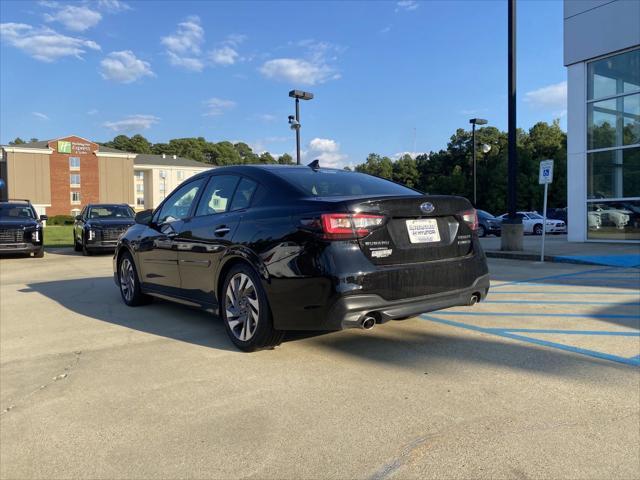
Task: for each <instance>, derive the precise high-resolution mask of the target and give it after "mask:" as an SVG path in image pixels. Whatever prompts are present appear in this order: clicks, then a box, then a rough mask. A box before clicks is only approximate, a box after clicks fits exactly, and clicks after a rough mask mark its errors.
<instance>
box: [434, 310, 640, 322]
mask: <svg viewBox="0 0 640 480" xmlns="http://www.w3.org/2000/svg"><path fill="white" fill-rule="evenodd" d="M438 315H463V316H474V317H475V316H482V317H488V316H493V317H554V318H557V317H571V318H595V319H613V318H633V319H638V320H640V316H638V315H622V314H613V313H612V314H607V313H596V314H593V313H522V312H516V313H509V312H457V311H456V312H452V311H444V310H443V311H438Z"/></svg>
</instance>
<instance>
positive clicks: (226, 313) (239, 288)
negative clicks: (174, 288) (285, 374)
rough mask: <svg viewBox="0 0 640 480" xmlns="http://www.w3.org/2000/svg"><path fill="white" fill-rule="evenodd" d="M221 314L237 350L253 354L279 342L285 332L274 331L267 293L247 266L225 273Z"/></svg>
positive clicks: (254, 273) (253, 271) (243, 265)
mask: <svg viewBox="0 0 640 480" xmlns="http://www.w3.org/2000/svg"><path fill="white" fill-rule="evenodd" d="M220 311H221V316H222V320H223V322H224V326H225V329H226V330H227V334H228V335H229V338H230V339H231V341H232V342H233V343H234V345H235V346H236V347H238V348H239V349H240V350H243V351H245V352H253V351H255V350H261V349H265V348H273V347H275V346H277V345H280V343H282V339H283V338H284V333H285V332H284V331H282V330H276V329H275V328H273V317H272V314H271V308H270V307H269V300H268V298H267V294H266V292H265V290H264V288H263V287H262V282H261V281H260V277H259V276H258V274H257V273H256V272H255V270H253V269H252V268H251V267H249V266H248V265H245V264H238V265H235V266H234V267H232V268H231V270H229V272H228V273H227V275H226V277H225V280H224V284H223V286H222V295H221V298H220Z"/></svg>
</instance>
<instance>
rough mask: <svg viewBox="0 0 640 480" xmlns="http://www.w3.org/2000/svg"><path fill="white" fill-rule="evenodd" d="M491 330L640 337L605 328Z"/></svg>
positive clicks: (639, 335) (493, 330)
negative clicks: (605, 329)
mask: <svg viewBox="0 0 640 480" xmlns="http://www.w3.org/2000/svg"><path fill="white" fill-rule="evenodd" d="M487 330H488V331H491V332H521V333H525V332H526V333H553V334H558V335H610V336H613V337H640V332H609V331H603V330H545V329H543V328H487Z"/></svg>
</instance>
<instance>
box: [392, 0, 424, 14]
mask: <svg viewBox="0 0 640 480" xmlns="http://www.w3.org/2000/svg"><path fill="white" fill-rule="evenodd" d="M396 5H397V6H398V8H396V12H397V11H399V10H405V11H408V12H410V11H412V10H416V9H417V8H418V7H419V6H420V4H419V3H418V2H417V1H416V0H400V1H399V2H398V3H397V4H396Z"/></svg>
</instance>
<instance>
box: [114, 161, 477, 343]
mask: <svg viewBox="0 0 640 480" xmlns="http://www.w3.org/2000/svg"><path fill="white" fill-rule="evenodd" d="M311 165H312V166H311V167H304V166H285V165H269V166H267V165H260V166H233V167H219V168H216V169H214V170H210V171H208V172H203V173H201V174H199V175H196V176H194V177H191V178H190V179H189V180H187V181H185V182H184V183H183V184H182V185H180V186H179V187H178V188H177V189H176V190H174V191H173V192H172V193H171V194H170V195H169V196H168V197H167V198H166V199H165V200H164V202H163V203H162V204H161V205H160V206H159V207H158V208H157V209H156V210H155V211H153V212H152V211H145V212H140V213H138V214H137V215H136V222H137V223H136V225H135V226H133V227H131V228H130V229H129V230H127V232H126V233H125V234H124V235H123V236H122V237H121V238H120V241H119V242H118V247H117V250H116V253H115V255H114V261H113V267H114V279H115V282H116V284H117V285H118V287H119V288H120V293H121V294H122V299H123V300H124V302H125V303H126V304H127V305H130V306H136V305H141V304H143V303H146V302H148V301H149V300H150V299H151V298H152V296H155V297H160V298H165V299H171V300H175V301H176V302H180V303H183V304H186V305H192V306H199V307H202V308H204V309H207V310H211V311H214V312H219V313H220V316H221V317H222V320H223V322H224V324H225V327H226V329H227V333H228V334H229V336H230V338H231V340H232V341H233V342H234V343H235V345H236V346H238V347H239V348H240V349H242V350H246V351H251V350H256V349H258V348H265V347H272V346H275V345H277V344H279V343H280V342H281V341H282V338H283V335H284V332H285V331H286V330H340V329H343V328H351V327H356V328H357V327H359V328H363V329H366V330H368V329H370V328H372V327H374V326H375V324H377V323H384V322H386V321H388V320H392V319H394V320H400V319H404V318H409V317H412V316H414V315H418V314H420V313H424V312H429V311H432V310H439V309H441V308H448V307H452V306H455V305H470V304H474V303H476V302H478V301H480V300H483V299H484V298H485V296H486V295H487V291H488V290H489V272H488V270H487V263H486V260H485V256H484V253H483V251H482V247H481V246H480V242H479V241H478V236H477V233H476V230H477V228H478V219H477V216H476V211H475V210H474V209H473V207H472V206H471V204H470V203H469V201H468V200H466V199H464V198H460V197H452V196H437V195H430V196H425V195H423V194H422V193H420V192H418V191H416V190H412V189H410V188H407V187H404V186H401V185H398V184H396V183H393V182H390V181H388V180H383V179H381V178H377V177H373V176H370V175H365V174H363V173H357V172H347V171H344V170H333V169H324V168H319V167H318V166H317V162H314V163H312V164H311ZM176 321H179V319H176Z"/></svg>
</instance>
